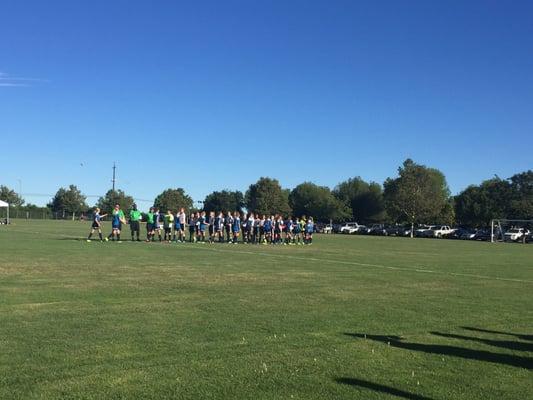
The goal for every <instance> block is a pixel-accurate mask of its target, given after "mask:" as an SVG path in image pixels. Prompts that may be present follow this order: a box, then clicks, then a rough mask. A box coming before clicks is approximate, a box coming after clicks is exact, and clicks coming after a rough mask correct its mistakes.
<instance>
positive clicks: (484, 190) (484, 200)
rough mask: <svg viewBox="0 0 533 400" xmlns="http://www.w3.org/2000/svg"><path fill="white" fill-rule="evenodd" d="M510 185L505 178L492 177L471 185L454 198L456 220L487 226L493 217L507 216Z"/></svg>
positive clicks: (471, 224) (462, 222)
mask: <svg viewBox="0 0 533 400" xmlns="http://www.w3.org/2000/svg"><path fill="white" fill-rule="evenodd" d="M510 199H511V186H510V184H509V182H508V181H507V180H505V179H500V178H493V179H489V180H487V181H484V182H482V183H481V185H479V186H476V185H471V186H469V187H467V188H466V189H465V190H463V191H462V192H461V193H459V194H458V195H457V196H455V198H454V203H455V216H456V219H457V222H459V223H460V224H462V225H468V226H477V227H481V226H487V225H489V224H490V221H491V220H492V219H495V218H508V213H509V203H510Z"/></svg>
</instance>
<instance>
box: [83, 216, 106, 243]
mask: <svg viewBox="0 0 533 400" xmlns="http://www.w3.org/2000/svg"><path fill="white" fill-rule="evenodd" d="M106 215H107V214H104V215H100V209H99V208H98V207H96V208H95V209H94V214H93V223H92V225H91V232H90V233H89V237H88V238H87V242H90V241H91V237H92V236H93V233H94V231H98V236H99V237H100V241H101V242H102V241H103V240H104V238H103V237H102V218H104V217H105V216H106ZM106 240H107V238H106Z"/></svg>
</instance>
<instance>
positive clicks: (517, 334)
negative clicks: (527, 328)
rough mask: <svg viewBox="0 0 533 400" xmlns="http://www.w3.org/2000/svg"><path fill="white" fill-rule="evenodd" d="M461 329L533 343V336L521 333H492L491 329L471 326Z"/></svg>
mask: <svg viewBox="0 0 533 400" xmlns="http://www.w3.org/2000/svg"><path fill="white" fill-rule="evenodd" d="M461 328H462V329H465V330H467V331H473V332H483V333H494V334H497V335H507V336H514V337H515V338H518V339H521V340H529V341H530V342H533V335H524V334H520V333H511V332H501V331H491V330H489V329H482V328H472V327H471V326H461Z"/></svg>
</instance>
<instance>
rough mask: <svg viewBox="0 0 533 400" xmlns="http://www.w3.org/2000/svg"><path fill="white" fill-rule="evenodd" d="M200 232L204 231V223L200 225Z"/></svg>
mask: <svg viewBox="0 0 533 400" xmlns="http://www.w3.org/2000/svg"><path fill="white" fill-rule="evenodd" d="M200 232H205V225H203V224H201V225H200Z"/></svg>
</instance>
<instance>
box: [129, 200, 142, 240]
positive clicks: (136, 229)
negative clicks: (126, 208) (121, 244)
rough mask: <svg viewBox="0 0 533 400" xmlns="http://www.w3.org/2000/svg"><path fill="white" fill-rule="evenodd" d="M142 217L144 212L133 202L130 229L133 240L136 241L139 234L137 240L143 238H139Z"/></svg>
mask: <svg viewBox="0 0 533 400" xmlns="http://www.w3.org/2000/svg"><path fill="white" fill-rule="evenodd" d="M141 219H142V214H141V212H140V211H139V210H137V204H135V203H133V205H132V206H131V210H130V230H131V241H132V242H134V241H135V239H134V236H135V235H136V236H137V242H140V241H141V239H140V238H139V234H140V230H141V226H140V225H141Z"/></svg>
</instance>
